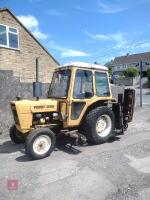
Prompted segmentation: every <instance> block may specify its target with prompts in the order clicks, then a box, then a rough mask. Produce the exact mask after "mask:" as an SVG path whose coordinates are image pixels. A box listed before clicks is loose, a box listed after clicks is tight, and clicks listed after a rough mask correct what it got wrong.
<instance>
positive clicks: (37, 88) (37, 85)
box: [33, 58, 42, 100]
mask: <svg viewBox="0 0 150 200" xmlns="http://www.w3.org/2000/svg"><path fill="white" fill-rule="evenodd" d="M33 96H34V97H36V99H37V100H39V98H40V97H41V96H42V83H41V82H39V59H38V58H36V82H33Z"/></svg>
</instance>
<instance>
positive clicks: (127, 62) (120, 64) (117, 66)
mask: <svg viewBox="0 0 150 200" xmlns="http://www.w3.org/2000/svg"><path fill="white" fill-rule="evenodd" d="M140 61H142V67H143V73H145V72H146V69H147V67H150V52H145V53H139V54H131V55H130V54H127V55H125V56H119V57H115V59H114V60H113V61H112V62H111V66H112V70H113V72H117V71H124V70H125V69H126V68H128V67H137V68H138V69H139V67H140V66H139V65H140V64H139V63H140Z"/></svg>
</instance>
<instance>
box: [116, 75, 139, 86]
mask: <svg viewBox="0 0 150 200" xmlns="http://www.w3.org/2000/svg"><path fill="white" fill-rule="evenodd" d="M139 81H140V77H139V76H137V77H119V78H116V79H115V80H114V84H116V85H124V86H134V85H137V84H138V83H139Z"/></svg>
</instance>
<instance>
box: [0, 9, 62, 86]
mask: <svg viewBox="0 0 150 200" xmlns="http://www.w3.org/2000/svg"><path fill="white" fill-rule="evenodd" d="M36 57H39V66H40V67H39V68H40V70H39V71H40V73H39V75H40V82H43V83H49V82H50V80H51V77H52V73H53V71H54V69H55V68H56V67H57V66H58V65H59V63H58V62H57V61H56V60H55V58H54V57H53V56H52V55H51V54H50V53H49V52H48V51H47V50H46V49H45V48H44V46H43V45H42V44H41V43H40V42H39V41H38V40H37V39H36V38H35V37H34V36H33V35H32V33H31V32H30V31H28V30H27V28H26V27H25V26H24V25H23V24H22V23H21V22H20V21H19V20H18V19H17V17H16V16H15V15H14V14H13V13H12V12H11V11H10V10H9V9H7V8H5V9H0V70H11V71H13V75H14V76H15V77H18V78H19V79H20V82H25V83H31V82H33V81H35V59H36Z"/></svg>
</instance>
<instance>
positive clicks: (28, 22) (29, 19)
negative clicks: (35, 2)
mask: <svg viewBox="0 0 150 200" xmlns="http://www.w3.org/2000/svg"><path fill="white" fill-rule="evenodd" d="M17 18H18V19H19V20H20V21H21V22H22V23H23V24H24V25H25V26H26V27H27V28H28V29H30V30H31V29H32V28H35V27H38V26H39V23H38V21H37V19H36V18H35V17H34V16H32V15H26V16H17Z"/></svg>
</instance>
